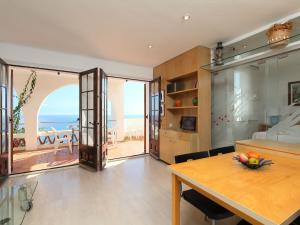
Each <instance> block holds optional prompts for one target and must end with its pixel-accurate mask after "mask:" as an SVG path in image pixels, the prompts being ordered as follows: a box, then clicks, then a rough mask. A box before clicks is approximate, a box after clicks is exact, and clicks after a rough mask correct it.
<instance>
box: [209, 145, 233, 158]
mask: <svg viewBox="0 0 300 225" xmlns="http://www.w3.org/2000/svg"><path fill="white" fill-rule="evenodd" d="M230 152H235V149H234V146H233V145H232V146H226V147H222V148H215V149H212V150H209V155H210V156H216V155H219V154H227V153H230Z"/></svg>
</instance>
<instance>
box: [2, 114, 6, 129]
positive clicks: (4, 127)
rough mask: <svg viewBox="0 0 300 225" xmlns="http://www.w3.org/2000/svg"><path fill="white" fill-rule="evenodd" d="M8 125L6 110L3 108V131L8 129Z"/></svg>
mask: <svg viewBox="0 0 300 225" xmlns="http://www.w3.org/2000/svg"><path fill="white" fill-rule="evenodd" d="M6 125H7V121H6V110H2V131H6V128H7V127H6Z"/></svg>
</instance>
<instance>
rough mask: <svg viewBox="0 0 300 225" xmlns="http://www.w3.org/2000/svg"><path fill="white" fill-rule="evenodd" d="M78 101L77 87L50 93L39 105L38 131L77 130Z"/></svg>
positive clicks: (67, 87)
mask: <svg viewBox="0 0 300 225" xmlns="http://www.w3.org/2000/svg"><path fill="white" fill-rule="evenodd" d="M78 99H79V86H78V85H67V86H64V87H61V88H59V89H56V90H55V91H53V92H51V93H50V94H49V95H48V96H47V97H46V98H45V99H44V101H43V102H42V104H41V105H40V109H39V112H38V131H39V132H41V131H46V132H47V131H50V130H51V129H52V128H54V129H55V130H57V131H62V130H70V129H72V128H77V129H78V117H79V101H78Z"/></svg>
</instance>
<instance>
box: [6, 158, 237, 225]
mask: <svg viewBox="0 0 300 225" xmlns="http://www.w3.org/2000/svg"><path fill="white" fill-rule="evenodd" d="M35 176H36V177H37V178H38V179H39V184H38V187H37V190H36V193H35V196H34V206H33V209H32V210H31V211H30V212H29V213H28V215H27V216H26V217H25V220H24V224H23V225H53V224H59V225H82V224H86V225H171V175H170V172H169V170H168V168H167V166H166V165H165V164H164V163H162V162H159V161H157V160H154V159H152V158H151V157H150V156H143V157H136V158H133V159H128V160H119V161H113V162H110V163H109V165H108V168H106V169H105V170H104V171H102V172H97V173H96V172H90V171H87V170H85V169H83V168H79V167H71V168H64V169H58V170H51V171H49V172H44V173H42V174H40V175H35ZM10 179H18V180H19V181H20V179H26V176H19V177H15V178H10ZM181 215H182V219H181V221H182V223H181V225H209V224H211V222H210V221H205V220H204V215H203V214H202V213H201V212H199V210H197V209H196V208H194V207H193V206H191V205H190V204H188V203H187V202H185V201H184V200H182V202H181ZM238 220H239V219H238V218H236V217H233V218H230V219H226V220H222V221H218V222H217V224H218V225H235V224H237V222H238Z"/></svg>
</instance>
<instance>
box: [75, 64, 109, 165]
mask: <svg viewBox="0 0 300 225" xmlns="http://www.w3.org/2000/svg"><path fill="white" fill-rule="evenodd" d="M79 92H80V95H79V98H80V113H79V116H80V126H79V163H80V164H81V165H84V166H88V167H91V168H93V169H95V170H102V169H104V167H105V165H106V161H107V75H106V74H105V72H104V71H103V70H102V69H99V68H95V69H91V70H88V71H84V72H81V73H80V74H79Z"/></svg>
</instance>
